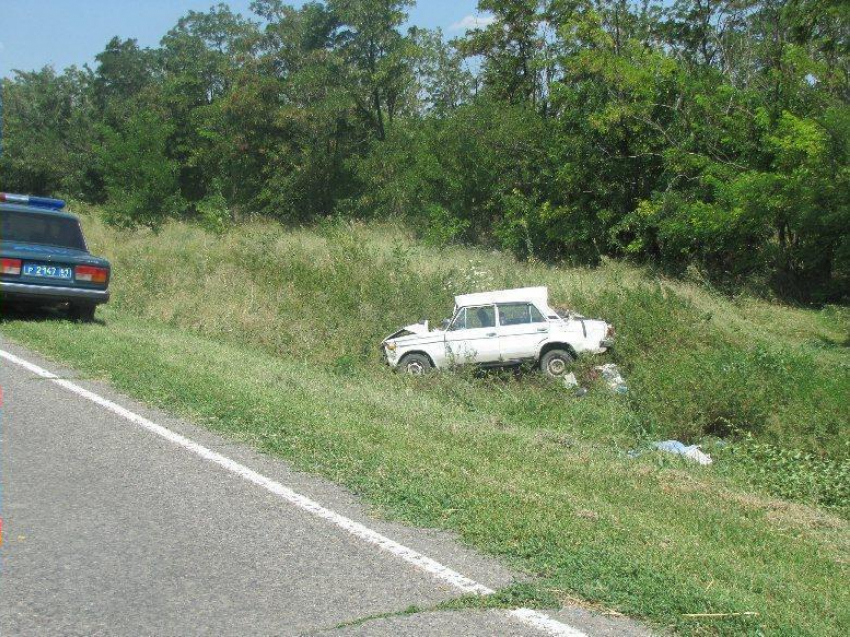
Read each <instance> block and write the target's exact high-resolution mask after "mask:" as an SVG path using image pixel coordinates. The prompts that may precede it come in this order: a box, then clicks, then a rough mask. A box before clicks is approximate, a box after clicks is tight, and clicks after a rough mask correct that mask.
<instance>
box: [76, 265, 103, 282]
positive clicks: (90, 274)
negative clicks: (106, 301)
mask: <svg viewBox="0 0 850 637" xmlns="http://www.w3.org/2000/svg"><path fill="white" fill-rule="evenodd" d="M74 276H75V278H76V279H77V281H85V282H87V283H106V280H107V279H108V278H109V270H108V269H107V268H96V267H94V266H91V265H78V266H77V269H76V272H75V274H74Z"/></svg>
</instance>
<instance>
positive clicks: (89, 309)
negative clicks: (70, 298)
mask: <svg viewBox="0 0 850 637" xmlns="http://www.w3.org/2000/svg"><path fill="white" fill-rule="evenodd" d="M96 309H97V306H96V305H88V304H85V305H81V304H72V305H71V307H70V308H69V310H68V314H70V316H71V318H72V319H73V320H75V321H79V322H80V323H91V322H92V321H93V320H94V312H95V310H96Z"/></svg>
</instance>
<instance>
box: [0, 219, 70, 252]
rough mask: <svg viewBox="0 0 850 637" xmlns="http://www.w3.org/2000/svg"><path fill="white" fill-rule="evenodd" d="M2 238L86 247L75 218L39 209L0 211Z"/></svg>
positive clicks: (42, 243)
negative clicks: (41, 211)
mask: <svg viewBox="0 0 850 637" xmlns="http://www.w3.org/2000/svg"><path fill="white" fill-rule="evenodd" d="M0 219H2V223H0V240H3V241H21V242H23V243H35V244H40V245H48V246H55V247H59V248H71V249H73V250H85V249H86V243H85V241H84V240H83V232H82V230H80V224H79V222H78V221H77V220H76V219H71V218H68V217H57V216H55V215H51V214H42V213H38V212H17V211H13V210H3V211H0Z"/></svg>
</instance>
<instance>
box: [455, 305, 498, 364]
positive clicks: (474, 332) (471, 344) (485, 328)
mask: <svg viewBox="0 0 850 637" xmlns="http://www.w3.org/2000/svg"><path fill="white" fill-rule="evenodd" d="M446 358H447V359H448V360H449V362H450V363H452V364H455V365H460V364H464V363H479V364H488V363H495V362H498V361H499V338H498V332H497V331H496V306H495V305H481V306H477V307H464V308H461V309H460V310H458V312H457V314H456V315H455V318H454V320H453V321H452V324H451V325H450V326H449V329H448V331H447V332H446Z"/></svg>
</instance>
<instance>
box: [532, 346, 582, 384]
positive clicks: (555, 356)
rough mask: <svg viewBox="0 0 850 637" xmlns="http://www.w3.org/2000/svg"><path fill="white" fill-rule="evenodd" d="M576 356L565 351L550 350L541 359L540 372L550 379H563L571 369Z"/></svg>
mask: <svg viewBox="0 0 850 637" xmlns="http://www.w3.org/2000/svg"><path fill="white" fill-rule="evenodd" d="M574 361H575V356H573V355H572V354H570V353H569V352H568V351H567V350H565V349H550V350H549V351H548V352H546V353H545V354H543V356H541V357H540V371H542V372H543V373H544V374H546V375H547V376H549V377H550V378H561V377H562V376H564V375H565V374H566V373H567V371H568V370H569V369H570V365H572V364H573V362H574Z"/></svg>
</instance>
